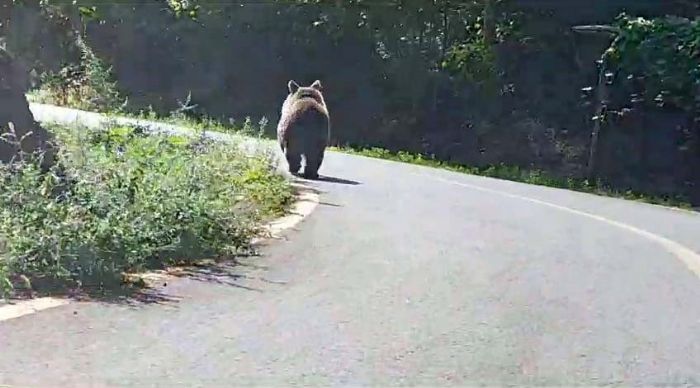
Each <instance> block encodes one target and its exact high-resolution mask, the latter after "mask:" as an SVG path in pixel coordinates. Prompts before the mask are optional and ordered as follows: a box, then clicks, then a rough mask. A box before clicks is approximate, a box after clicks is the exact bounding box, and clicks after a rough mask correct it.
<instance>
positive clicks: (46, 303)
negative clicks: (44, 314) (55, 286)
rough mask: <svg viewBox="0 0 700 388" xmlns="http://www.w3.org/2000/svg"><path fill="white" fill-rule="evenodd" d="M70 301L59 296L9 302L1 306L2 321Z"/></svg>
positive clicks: (0, 319)
mask: <svg viewBox="0 0 700 388" xmlns="http://www.w3.org/2000/svg"><path fill="white" fill-rule="evenodd" d="M68 303H70V302H69V301H68V300H67V299H58V298H50V297H47V298H37V299H31V300H26V301H21V302H18V303H14V304H9V305H6V306H3V307H0V322H2V321H7V320H9V319H13V318H19V317H21V316H23V315H28V314H33V313H36V312H38V311H41V310H46V309H50V308H54V307H59V306H65V305H67V304H68Z"/></svg>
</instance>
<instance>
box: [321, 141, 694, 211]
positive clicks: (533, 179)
mask: <svg viewBox="0 0 700 388" xmlns="http://www.w3.org/2000/svg"><path fill="white" fill-rule="evenodd" d="M331 149H332V150H335V151H338V152H343V153H347V154H353V155H361V156H366V157H370V158H377V159H385V160H393V161H397V162H403V163H410V164H416V165H421V166H427V167H433V168H440V169H444V170H449V171H454V172H460V173H464V174H471V175H479V176H486V177H491V178H499V179H505V180H510V181H515V182H523V183H529V184H533V185H540V186H548V187H556V188H562V189H568V190H574V191H580V192H585V193H591V194H596V195H601V196H608V197H617V198H624V199H628V200H634V201H640V202H645V203H651V204H657V205H664V206H670V207H677V208H682V209H691V206H690V203H689V202H688V201H686V200H685V199H683V198H676V197H654V196H649V195H644V194H640V193H635V192H632V191H620V190H614V189H612V188H609V187H606V186H605V185H603V184H602V183H600V182H596V183H591V182H589V181H587V180H583V179H575V178H566V179H562V178H557V177H553V176H551V175H548V174H547V173H545V172H543V171H538V170H525V169H521V168H519V167H517V166H506V165H502V164H501V165H495V166H488V167H483V168H477V167H472V166H465V165H460V164H452V163H447V162H443V161H440V160H437V159H433V158H428V157H425V156H423V155H420V154H412V153H409V152H404V151H399V152H391V151H388V150H386V149H382V148H376V147H375V148H351V147H332V148H331Z"/></svg>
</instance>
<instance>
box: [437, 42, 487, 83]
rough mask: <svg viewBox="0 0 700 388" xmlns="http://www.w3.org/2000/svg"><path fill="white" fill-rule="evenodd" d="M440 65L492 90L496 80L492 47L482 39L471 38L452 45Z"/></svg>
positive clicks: (468, 80)
mask: <svg viewBox="0 0 700 388" xmlns="http://www.w3.org/2000/svg"><path fill="white" fill-rule="evenodd" d="M442 67H443V68H444V69H446V70H448V71H450V72H451V73H453V74H459V75H460V76H461V77H462V79H464V80H465V81H467V82H470V83H473V84H475V85H477V86H479V87H484V88H486V89H487V90H493V86H494V85H495V82H496V81H497V71H498V70H497V69H496V58H495V55H494V52H493V47H491V46H490V45H488V44H486V43H485V42H484V41H483V39H472V40H471V41H468V42H464V43H459V44H456V45H454V46H452V47H451V48H450V49H449V51H448V53H447V55H446V57H445V59H444V61H443V63H442ZM489 87H490V88H489Z"/></svg>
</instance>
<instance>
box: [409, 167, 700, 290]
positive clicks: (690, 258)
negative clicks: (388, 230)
mask: <svg viewBox="0 0 700 388" xmlns="http://www.w3.org/2000/svg"><path fill="white" fill-rule="evenodd" d="M416 175H422V176H424V177H427V178H430V179H434V180H437V181H440V182H443V183H448V184H452V185H457V186H462V187H467V188H470V189H474V190H479V191H483V192H487V193H492V194H498V195H502V196H505V197H510V198H515V199H519V200H522V201H527V202H531V203H535V204H538V205H542V206H547V207H550V208H553V209H557V210H561V211H565V212H569V213H572V214H576V215H578V216H582V217H587V218H591V219H594V220H596V221H600V222H604V223H606V224H609V225H613V226H616V227H618V228H620V229H624V230H626V231H628V232H632V233H634V234H637V235H639V236H642V237H644V238H646V239H649V240H651V241H654V242H656V243H658V244H659V245H661V246H662V247H664V249H666V250H667V251H668V252H670V253H671V254H673V255H674V256H676V258H678V260H680V261H682V262H683V264H685V265H686V266H687V267H688V269H689V270H690V271H691V272H693V273H694V274H695V275H696V276H698V277H700V254H698V253H697V252H695V251H693V250H692V249H690V248H688V247H686V246H684V245H682V244H680V243H677V242H675V241H673V240H669V239H667V238H666V237H662V236H659V235H656V234H654V233H651V232H649V231H646V230H644V229H640V228H637V227H635V226H632V225H629V224H625V223H623V222H619V221H615V220H611V219H609V218H605V217H603V216H600V215H597V214H592V213H588V212H585V211H582V210H576V209H572V208H570V207H566V206H562V205H557V204H554V203H551V202H546V201H542V200H539V199H534V198H530V197H525V196H522V195H518V194H512V193H508V192H505V191H500V190H494V189H489V188H486V187H481V186H477V185H472V184H469V183H463V182H457V181H453V180H450V179H445V178H439V177H434V176H429V175H426V174H416Z"/></svg>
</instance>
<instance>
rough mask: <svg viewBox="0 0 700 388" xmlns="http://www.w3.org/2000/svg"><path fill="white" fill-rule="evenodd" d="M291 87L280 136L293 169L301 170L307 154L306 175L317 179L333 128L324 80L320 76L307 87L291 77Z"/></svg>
mask: <svg viewBox="0 0 700 388" xmlns="http://www.w3.org/2000/svg"><path fill="white" fill-rule="evenodd" d="M287 87H288V89H289V94H288V95H287V98H286V99H285V100H284V104H283V105H282V113H281V116H280V120H279V123H278V124H277V140H278V141H279V144H280V147H281V148H282V152H283V153H284V156H285V158H286V159H287V163H288V164H289V172H290V173H292V174H297V173H298V172H299V169H300V168H301V157H302V155H303V156H304V162H305V163H304V172H303V176H304V177H305V178H309V179H316V178H318V169H319V168H320V167H321V163H322V162H323V155H324V153H325V150H326V147H327V146H328V144H329V141H330V131H331V126H330V117H329V115H328V108H327V107H326V102H325V100H324V99H323V94H322V93H321V89H322V87H321V81H318V80H316V81H315V82H314V83H313V84H311V86H305V87H301V86H299V85H298V84H297V83H296V82H294V81H289V83H288V84H287Z"/></svg>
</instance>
